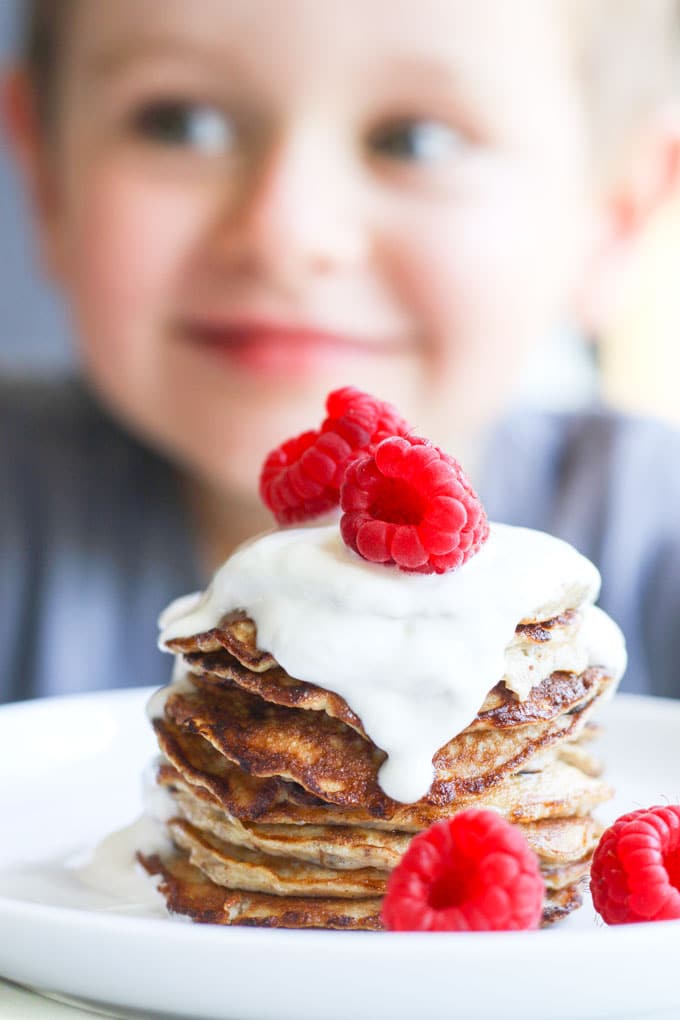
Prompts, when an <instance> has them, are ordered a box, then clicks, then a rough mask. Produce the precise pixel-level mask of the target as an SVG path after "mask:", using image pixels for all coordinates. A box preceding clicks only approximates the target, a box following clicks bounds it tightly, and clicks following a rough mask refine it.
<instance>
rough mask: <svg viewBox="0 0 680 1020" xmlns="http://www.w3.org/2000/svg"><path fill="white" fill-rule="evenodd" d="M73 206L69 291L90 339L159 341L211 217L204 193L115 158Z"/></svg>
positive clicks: (93, 177)
mask: <svg viewBox="0 0 680 1020" xmlns="http://www.w3.org/2000/svg"><path fill="white" fill-rule="evenodd" d="M83 185H84V187H83V190H82V192H81V194H80V196H79V197H78V199H77V200H76V202H75V203H74V210H73V212H74V215H73V220H72V226H71V232H70V245H69V253H68V255H69V257H68V263H69V270H70V288H71V293H72V296H73V299H74V303H75V306H76V310H77V313H78V316H79V317H80V318H81V320H83V326H84V333H85V336H86V338H88V340H89V342H92V343H98V344H115V345H116V346H118V347H119V348H126V347H128V346H129V345H131V344H135V345H137V344H139V342H140V341H141V340H142V339H144V340H145V341H146V342H147V343H149V344H151V343H154V342H156V341H158V340H159V339H160V336H161V333H162V330H163V328H164V327H167V325H168V323H169V321H171V320H172V318H173V314H174V313H175V302H176V300H177V294H178V292H179V287H180V282H181V276H182V273H183V271H184V267H185V266H186V265H187V263H188V262H189V261H190V260H191V258H192V255H193V252H194V249H195V248H196V246H197V244H198V241H199V238H200V236H201V231H202V223H203V220H204V218H205V208H204V207H205V196H204V195H202V193H201V192H199V191H197V189H195V188H194V187H192V186H191V185H189V184H184V185H182V184H178V183H177V182H176V181H174V182H170V181H168V182H162V181H161V182H159V181H158V180H154V179H152V178H150V177H147V176H145V175H143V174H140V173H134V172H126V167H125V164H124V163H123V164H122V165H121V164H118V163H116V162H115V161H112V162H111V163H109V164H108V165H102V166H100V167H98V168H96V169H93V170H92V172H91V173H90V174H89V175H88V177H87V179H86V181H84V182H83Z"/></svg>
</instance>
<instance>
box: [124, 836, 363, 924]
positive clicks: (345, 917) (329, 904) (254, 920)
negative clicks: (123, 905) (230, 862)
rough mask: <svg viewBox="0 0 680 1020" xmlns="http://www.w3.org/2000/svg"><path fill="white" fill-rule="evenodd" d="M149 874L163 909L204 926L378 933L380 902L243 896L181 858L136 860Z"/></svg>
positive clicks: (152, 857)
mask: <svg viewBox="0 0 680 1020" xmlns="http://www.w3.org/2000/svg"><path fill="white" fill-rule="evenodd" d="M138 857H139V860H140V861H141V863H142V865H143V866H144V867H145V868H146V870H147V871H148V872H149V874H150V875H158V876H160V884H159V887H158V888H159V890H160V892H161V894H162V895H163V896H164V897H165V900H166V902H167V905H168V910H170V912H171V913H173V914H182V915H184V916H186V917H190V918H191V920H192V921H198V922H200V923H204V924H230V925H234V924H237V925H248V926H254V927H258V928H336V929H338V928H339V929H344V930H362V931H378V930H380V929H381V928H382V923H381V921H380V906H381V903H382V899H381V898H376V897H374V898H370V899H357V900H348V899H333V898H330V897H329V898H322V897H307V898H305V897H300V896H269V895H267V894H266V893H244V892H238V891H234V890H230V889H224V888H223V887H221V886H219V885H216V884H215V883H214V882H211V881H210V879H209V878H207V877H206V876H205V875H204V874H203V873H202V872H201V871H200V870H199V869H198V868H196V867H194V866H193V865H192V864H190V863H189V861H188V860H187V858H186V857H185V856H180V855H179V854H178V855H177V856H176V857H171V858H169V859H166V860H161V858H160V857H159V856H158V855H157V854H152V855H151V856H148V857H147V856H145V855H144V854H139V855H138Z"/></svg>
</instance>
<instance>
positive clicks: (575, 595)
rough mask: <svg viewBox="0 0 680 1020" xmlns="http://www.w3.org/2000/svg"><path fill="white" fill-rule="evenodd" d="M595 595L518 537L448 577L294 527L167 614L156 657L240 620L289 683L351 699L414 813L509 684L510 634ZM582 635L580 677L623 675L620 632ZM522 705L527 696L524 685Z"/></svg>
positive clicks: (593, 626) (580, 563) (241, 552)
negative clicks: (436, 767)
mask: <svg viewBox="0 0 680 1020" xmlns="http://www.w3.org/2000/svg"><path fill="white" fill-rule="evenodd" d="M599 586H600V577H599V574H598V571H597V569H596V568H595V566H594V565H593V564H592V563H591V562H590V561H589V560H588V559H586V558H585V557H584V556H582V555H581V554H580V553H578V552H577V551H576V550H575V549H574V548H573V547H572V546H570V545H569V544H567V543H566V542H563V541H561V540H560V539H557V538H554V537H553V536H551V535H547V534H545V533H543V532H538V531H532V530H529V529H526V528H515V527H511V526H509V525H503V524H492V525H491V531H490V536H489V539H488V540H487V542H486V543H485V544H484V546H482V548H481V550H480V551H479V552H478V553H477V554H476V555H475V556H473V557H472V558H471V559H470V560H469V561H468V562H467V563H466V564H464V566H462V567H461V568H459V569H458V570H456V571H452V572H450V573H447V574H409V573H405V572H403V571H400V570H398V569H396V568H394V567H386V566H383V565H380V564H374V563H369V562H367V561H365V560H363V559H361V558H360V557H359V556H357V555H356V554H355V553H354V552H352V551H351V550H350V549H348V548H347V547H346V546H345V544H344V543H343V541H342V538H341V537H340V533H339V530H338V527H337V525H330V526H325V527H312V528H291V529H285V530H281V531H274V532H270V533H268V534H265V535H263V536H261V537H259V538H257V539H255V540H251V541H250V542H248V543H246V544H245V545H243V546H241V547H240V548H239V549H237V550H236V552H235V553H234V554H233V555H232V556H231V557H230V559H229V560H227V562H226V563H225V564H224V565H223V566H222V567H221V568H220V569H219V570H218V571H217V573H216V574H215V576H214V578H213V580H212V583H211V584H210V586H209V588H208V589H207V590H206V591H205V592H203V593H196V594H195V595H192V596H184V597H183V598H181V599H178V600H177V601H175V602H173V603H172V604H171V605H170V606H168V608H167V609H166V610H165V612H164V613H163V614H162V615H161V618H160V621H159V624H160V628H161V635H160V645H161V647H165V646H166V645H167V642H168V641H170V640H172V639H174V638H181V637H190V636H191V635H194V634H198V633H201V632H203V631H206V630H210V629H211V628H213V627H216V626H217V625H218V624H219V622H220V620H221V619H222V617H223V616H224V615H225V614H227V613H229V612H232V611H233V610H236V609H242V610H244V611H245V612H246V613H247V614H248V616H250V617H251V618H252V619H253V620H254V622H255V624H256V626H257V642H258V646H259V647H260V648H262V649H265V650H267V651H269V652H271V654H272V655H273V656H274V658H275V659H276V660H277V662H278V663H279V664H280V665H281V666H282V667H283V668H284V669H285V670H286V672H288V673H289V674H290V675H291V676H294V677H296V678H297V679H299V680H305V681H307V682H309V683H312V684H316V685H317V686H318V687H323V688H325V689H327V690H331V691H335V692H336V693H337V694H340V695H341V696H342V697H343V698H344V699H345V700H346V701H347V703H348V704H349V705H350V707H351V708H352V709H353V711H354V712H356V714H357V715H358V716H359V717H360V718H361V720H362V722H363V725H364V728H365V730H366V732H367V733H368V735H369V736H370V737H371V739H372V740H373V741H374V742H375V743H376V744H377V745H378V746H379V747H381V748H382V749H383V750H384V751H385V752H386V753H387V755H388V758H387V761H386V762H385V763H384V765H383V766H382V768H381V770H380V775H379V781H380V785H381V787H382V788H383V790H384V791H385V793H386V794H387V795H388V796H390V797H392V798H393V799H395V800H398V801H402V802H411V801H415V800H418V799H420V798H421V797H422V796H424V795H425V793H426V792H427V790H428V789H429V787H430V785H431V782H432V778H433V766H432V758H433V755H434V754H435V753H436V751H437V750H438V749H439V748H440V747H442V746H443V745H444V744H446V743H447V742H448V741H449V740H451V739H452V737H454V736H455V735H456V734H458V733H460V732H461V731H462V730H463V729H465V727H466V726H468V725H469V724H470V723H471V722H472V720H473V719H474V718H475V715H476V714H477V712H478V710H479V708H480V706H481V705H482V703H483V702H484V699H485V697H486V695H487V693H488V692H489V690H490V689H491V688H492V687H493V686H494V685H495V684H496V683H497V682H498V681H499V680H500V679H501V678H502V677H503V676H504V675H505V673H506V649H508V646H509V645H510V644H511V642H512V641H513V637H514V634H515V628H516V625H517V624H518V623H519V622H520V621H522V620H525V619H529V620H537V619H547V618H549V617H551V616H554V615H557V614H558V613H560V612H562V611H563V610H565V609H567V608H572V609H574V608H578V607H580V606H584V605H585V606H591V605H592V603H593V602H594V601H595V599H596V597H597V594H598V592H599ZM580 630H581V633H582V634H583V638H582V645H581V652H582V658H583V661H584V668H585V666H586V665H599V666H604V667H606V668H607V669H609V670H610V671H611V672H613V673H614V674H615V675H616V676H617V677H618V676H619V675H620V674H621V673H622V672H623V669H624V668H625V649H624V644H623V637H622V635H621V633H620V631H619V630H618V628H617V627H616V625H615V624H614V623H613V622H612V621H611V620H610V619H609V618H608V617H607V616H606V615H605V614H604V613H602V612H601V611H600V610H595V611H593V612H591V611H589V610H587V611H586V614H585V616H584V626H582V627H581V628H580ZM555 668H559V666H556V667H555ZM564 668H567V667H564ZM545 675H547V674H546V673H545V672H544V673H543V675H539V676H537V677H536V682H539V681H540V680H541V679H543V678H544V676H545ZM506 683H508V684H509V685H511V680H510V679H506ZM517 693H518V695H519V696H520V697H525V696H526V694H527V690H526V684H523V685H522V690H519V691H518V692H517Z"/></svg>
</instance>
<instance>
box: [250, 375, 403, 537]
mask: <svg viewBox="0 0 680 1020" xmlns="http://www.w3.org/2000/svg"><path fill="white" fill-rule="evenodd" d="M326 410H327V412H328V415H327V417H326V419H325V420H324V422H323V423H322V425H321V428H320V429H319V430H310V431H309V432H303V433H302V434H301V435H299V436H296V437H295V438H294V439H289V440H287V442H285V443H282V445H281V446H279V447H277V448H276V449H275V450H272V452H271V453H270V454H269V455H268V457H267V458H266V460H265V462H264V464H263V466H262V472H261V474H260V495H261V497H262V499H263V501H264V502H265V503H266V505H267V506H268V507H269V509H270V510H271V511H272V513H273V514H274V516H275V517H276V519H277V521H278V522H279V524H293V523H296V522H300V521H305V520H308V519H309V518H312V517H317V516H318V515H319V514H323V513H326V512H327V511H329V510H332V509H333V508H334V507H336V506H337V505H338V502H339V499H340V484H341V482H342V477H343V474H344V470H345V467H346V466H347V464H348V463H349V461H350V460H351V459H352V458H353V457H355V456H356V455H357V454H358V453H361V452H363V451H364V450H371V449H373V447H374V446H375V444H376V443H378V442H380V440H381V439H383V438H384V437H385V436H391V435H402V434H403V433H405V432H407V431H408V429H409V425H408V423H407V422H406V421H404V419H403V418H402V417H401V416H400V415H399V413H398V412H397V411H396V409H395V408H394V407H392V405H391V404H387V403H385V402H384V401H382V400H376V398H375V397H371V396H370V395H369V394H368V393H362V392H361V390H357V389H355V388H354V387H353V386H344V387H343V388H342V389H339V390H334V392H333V393H330V394H329V396H328V398H327V400H326Z"/></svg>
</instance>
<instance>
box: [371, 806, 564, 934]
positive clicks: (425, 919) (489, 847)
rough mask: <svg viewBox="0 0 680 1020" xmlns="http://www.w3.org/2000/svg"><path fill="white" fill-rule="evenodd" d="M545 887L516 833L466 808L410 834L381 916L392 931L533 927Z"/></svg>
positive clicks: (528, 849)
mask: <svg viewBox="0 0 680 1020" xmlns="http://www.w3.org/2000/svg"><path fill="white" fill-rule="evenodd" d="M544 893H545V886H544V882H543V878H542V877H541V872H540V868H539V863H538V858H537V857H536V854H535V853H534V852H533V850H532V849H531V847H530V846H529V844H528V843H527V841H526V839H525V838H524V836H523V835H522V833H521V832H520V830H519V829H518V828H517V827H516V826H514V825H511V824H510V823H509V822H507V821H506V820H505V819H504V818H502V817H501V816H500V815H499V814H497V813H496V812H495V811H482V810H479V809H478V808H470V809H468V810H467V811H461V812H460V813H459V814H457V815H454V816H453V817H452V818H449V819H447V820H446V821H443V822H437V823H436V824H435V825H432V826H431V827H430V828H429V829H427V831H425V832H422V833H420V834H419V835H418V836H416V837H415V838H414V839H413V840H412V841H411V844H410V846H409V848H408V850H407V851H406V853H405V854H404V856H403V857H402V859H401V861H400V863H399V864H398V865H397V867H396V868H395V870H394V871H393V872H392V874H391V876H390V879H389V882H388V885H387V894H386V896H385V899H384V901H383V907H382V919H383V923H384V924H385V926H386V927H387V928H391V929H392V930H393V931H501V930H509V929H520V928H537V927H538V925H539V923H540V920H541V915H542V910H543V898H544Z"/></svg>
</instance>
